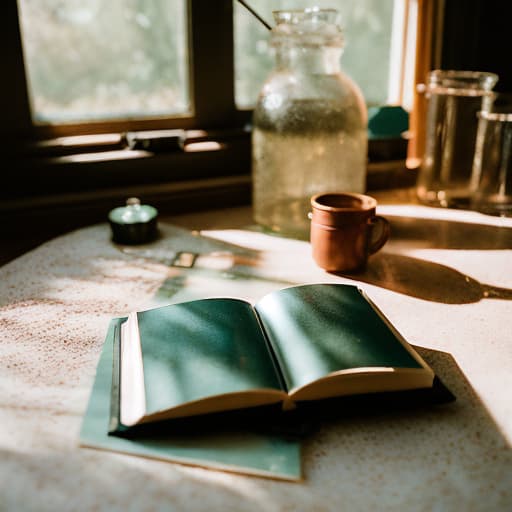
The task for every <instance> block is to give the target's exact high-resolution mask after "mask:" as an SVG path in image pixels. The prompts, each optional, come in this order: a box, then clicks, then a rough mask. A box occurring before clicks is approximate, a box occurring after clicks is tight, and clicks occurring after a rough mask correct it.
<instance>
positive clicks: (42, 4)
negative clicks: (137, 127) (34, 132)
mask: <svg viewBox="0 0 512 512" xmlns="http://www.w3.org/2000/svg"><path fill="white" fill-rule="evenodd" d="M18 3H19V6H20V15H21V16H20V18H21V28H22V37H23V46H24V53H25V63H26V68H27V76H28V82H29V90H30V95H31V101H32V111H33V118H34V121H35V122H45V123H48V122H49V123H63V122H77V121H87V120H89V121H102V120H109V119H134V118H141V117H142V118H143V117H155V116H169V115H180V114H185V113H188V112H189V111H190V110H191V108H190V105H189V89H188V57H187V43H186V42H187V33H186V26H187V25H186V5H185V4H186V0H172V1H168V0H152V1H151V2H146V1H144V0H111V1H109V2H104V1H102V0H64V1H63V0H19V2H18Z"/></svg>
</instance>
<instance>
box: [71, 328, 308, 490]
mask: <svg viewBox="0 0 512 512" xmlns="http://www.w3.org/2000/svg"><path fill="white" fill-rule="evenodd" d="M123 321H124V319H114V320H112V321H111V323H110V326H109V329H108V332H107V336H106V339H105V343H104V345H103V350H102V353H101V356H100V359H99V362H98V366H97V370H96V377H95V381H94V385H93V388H92V391H91V395H90V398H89V403H88V406H87V410H86V413H85V415H84V419H83V422H82V427H81V431H80V444H81V445H82V446H84V447H89V448H95V449H101V450H107V451H114V452H122V453H126V454H131V455H137V456H142V457H147V458H153V459H160V460H167V461H173V462H177V463H181V464H187V465H197V466H202V467H207V468H211V469H217V470H223V471H230V472H237V473H243V474H249V475H256V476H263V477H268V478H275V479H282V480H291V481H295V480H300V479H301V478H302V472H301V460H300V442H299V440H298V439H297V438H296V437H290V436H288V435H287V436H283V435H282V434H271V433H260V432H252V431H248V430H241V429H228V430H223V429H216V430H213V431H211V430H209V431H208V432H205V431H204V430H203V431H195V432H191V431H190V429H187V432H179V433H173V432H166V433H159V434H158V435H155V434H154V433H151V434H150V435H138V436H137V437H136V438H123V437H118V436H113V435H109V432H108V430H109V422H110V415H111V407H112V403H111V396H112V386H113V382H112V376H113V371H112V369H113V368H116V363H115V358H114V357H113V356H114V354H115V353H116V352H117V350H118V349H117V347H116V344H115V341H116V332H117V331H118V329H119V326H120V324H121V323H122V322H123ZM114 386H115V384H114Z"/></svg>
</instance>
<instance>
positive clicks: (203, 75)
mask: <svg viewBox="0 0 512 512" xmlns="http://www.w3.org/2000/svg"><path fill="white" fill-rule="evenodd" d="M189 5H190V17H189V19H190V24H191V29H190V31H189V32H190V34H191V55H192V74H193V76H192V91H193V95H192V96H193V98H194V104H195V116H196V120H197V125H198V126H201V127H204V128H225V127H227V126H233V125H234V124H237V114H236V106H235V92H234V83H235V70H234V49H233V4H232V0H215V1H214V2H205V1H204V0H190V4H189Z"/></svg>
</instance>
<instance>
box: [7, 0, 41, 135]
mask: <svg viewBox="0 0 512 512" xmlns="http://www.w3.org/2000/svg"><path fill="white" fill-rule="evenodd" d="M0 44H1V46H2V48H3V51H2V70H3V72H2V79H1V80H0V112H2V121H1V122H0V134H1V135H2V139H3V140H4V142H5V139H7V140H15V139H17V138H19V137H24V138H26V137H31V136H32V135H33V127H32V119H31V115H30V100H29V97H28V88H27V78H26V74H25V66H24V63H23V49H22V44H21V31H20V25H19V23H18V3H17V1H16V0H6V1H5V2H2V15H1V16H0Z"/></svg>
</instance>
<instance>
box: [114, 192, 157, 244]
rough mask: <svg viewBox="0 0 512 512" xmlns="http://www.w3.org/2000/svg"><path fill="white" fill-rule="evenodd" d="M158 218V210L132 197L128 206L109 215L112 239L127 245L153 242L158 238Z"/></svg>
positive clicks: (127, 203)
mask: <svg viewBox="0 0 512 512" xmlns="http://www.w3.org/2000/svg"><path fill="white" fill-rule="evenodd" d="M157 217H158V211H157V209H156V208H154V207H153V206H150V205H147V204H141V203H140V199H138V198H137V197H130V198H128V199H127V200H126V206H121V207H118V208H114V209H113V210H111V211H110V213H109V214H108V220H109V222H110V227H111V229H112V239H113V240H114V242H116V243H118V244H126V245H136V244H144V243H147V242H151V241H152V240H154V239H155V238H156V237H157Z"/></svg>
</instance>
